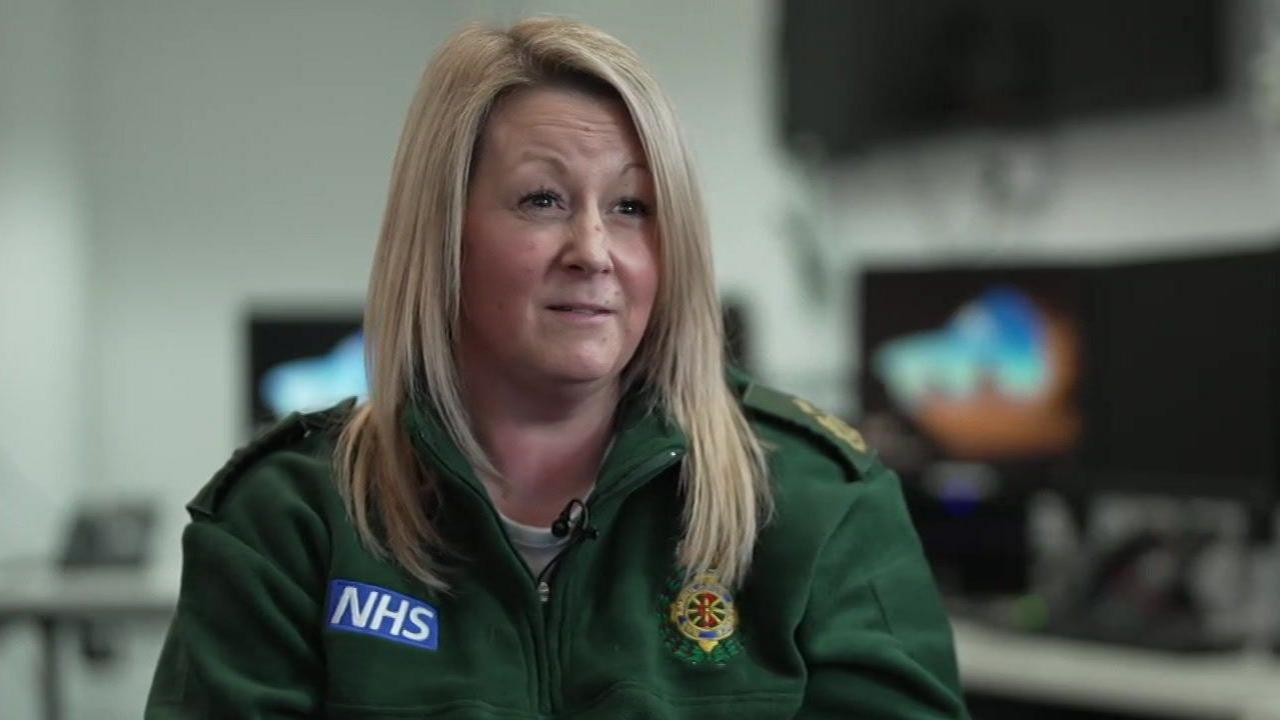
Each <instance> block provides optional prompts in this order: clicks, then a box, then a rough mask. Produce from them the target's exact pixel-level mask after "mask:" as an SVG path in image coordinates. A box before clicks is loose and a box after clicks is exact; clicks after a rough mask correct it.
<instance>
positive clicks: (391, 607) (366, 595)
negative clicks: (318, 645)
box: [326, 580, 440, 650]
mask: <svg viewBox="0 0 1280 720" xmlns="http://www.w3.org/2000/svg"><path fill="white" fill-rule="evenodd" d="M327 605H328V610H327V614H326V617H327V618H328V622H327V623H326V624H327V625H328V626H329V627H330V628H332V629H334V630H342V631H344V632H354V633H363V634H365V635H376V636H377V637H380V638H383V639H384V640H392V641H394V642H398V643H404V644H406V645H412V646H414V647H417V648H422V649H423V650H435V649H436V647H437V643H438V642H439V633H440V624H439V623H440V621H439V618H438V615H437V613H436V609H435V608H433V607H431V606H430V605H428V604H426V603H424V602H422V601H421V600H416V599H414V598H411V597H409V596H408V595H401V594H400V593H398V592H393V591H391V590H387V589H385V588H380V587H377V586H376V585H366V584H364V583H358V582H351V581H350V580H334V581H333V582H331V583H329V602H328V603H327Z"/></svg>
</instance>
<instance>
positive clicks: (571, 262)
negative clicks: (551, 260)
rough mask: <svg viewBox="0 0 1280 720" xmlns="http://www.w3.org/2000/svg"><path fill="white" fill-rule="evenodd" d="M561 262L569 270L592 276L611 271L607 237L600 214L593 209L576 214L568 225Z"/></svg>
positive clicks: (611, 262)
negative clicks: (566, 240)
mask: <svg viewBox="0 0 1280 720" xmlns="http://www.w3.org/2000/svg"><path fill="white" fill-rule="evenodd" d="M561 262H562V263H563V264H564V266H565V267H566V268H568V269H570V270H573V271H576V272H581V273H586V274H589V275H594V274H596V273H607V272H610V271H611V270H612V269H613V261H612V259H611V258H610V256H609V235H608V231H607V230H606V229H605V225H604V220H603V219H602V218H601V217H600V212H599V211H597V210H594V209H591V210H584V211H581V212H579V213H577V214H576V216H575V217H574V218H573V221H572V222H571V223H570V224H569V238H568V242H567V243H566V244H565V248H564V252H563V254H562V256H561Z"/></svg>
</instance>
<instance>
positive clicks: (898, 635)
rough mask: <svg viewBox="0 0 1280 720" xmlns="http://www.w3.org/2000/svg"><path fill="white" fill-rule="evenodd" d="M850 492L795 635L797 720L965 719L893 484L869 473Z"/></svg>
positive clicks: (948, 648)
mask: <svg viewBox="0 0 1280 720" xmlns="http://www.w3.org/2000/svg"><path fill="white" fill-rule="evenodd" d="M849 489H850V490H851V491H853V492H854V493H855V497H854V499H853V501H852V504H851V507H850V510H849V512H848V513H847V515H846V516H845V518H844V519H843V520H842V522H841V523H840V525H839V526H838V527H837V528H836V529H835V531H834V532H833V533H832V535H831V537H830V538H829V540H828V541H827V543H826V545H825V547H824V549H823V551H822V554H821V556H820V557H819V559H818V562H817V565H816V567H815V575H814V582H813V586H812V588H813V589H812V593H811V596H810V600H809V605H808V608H807V609H806V614H805V620H804V621H803V623H802V624H801V627H800V630H799V637H798V639H799V642H800V644H801V648H802V652H803V653H804V656H805V660H806V665H807V667H808V670H809V678H808V683H807V685H806V688H805V698H804V703H803V706H802V708H801V710H800V712H799V714H797V715H796V717H797V718H808V719H811V720H812V719H815V718H850V717H856V718H864V719H865V720H891V719H892V720H926V719H928V720H937V719H941V718H947V719H963V718H967V717H968V713H967V711H966V710H965V707H964V700H963V694H962V692H961V689H960V681H959V674H958V670H957V667H956V659H955V649H954V647H953V644H952V637H951V627H950V625H949V623H948V621H947V617H946V614H945V612H944V610H943V608H942V604H941V601H940V599H939V597H938V592H937V588H936V587H935V585H934V582H933V577H932V575H931V573H930V571H929V566H928V564H927V562H926V560H925V558H924V555H923V553H922V551H921V548H920V542H919V540H918V538H917V537H916V533H915V529H914V528H913V527H912V525H911V520H910V518H909V516H908V514H907V510H906V504H905V502H904V501H903V497H902V491H901V488H900V485H899V482H898V478H897V476H895V475H894V474H893V473H892V471H890V470H888V469H887V468H885V467H884V466H883V465H879V464H877V466H876V467H874V468H873V469H872V470H871V472H870V473H869V474H868V475H867V476H865V477H864V478H863V479H861V480H858V481H856V482H854V483H852V484H851V485H850V486H849Z"/></svg>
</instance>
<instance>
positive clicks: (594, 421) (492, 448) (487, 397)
mask: <svg viewBox="0 0 1280 720" xmlns="http://www.w3.org/2000/svg"><path fill="white" fill-rule="evenodd" d="M619 395H620V391H619V387H618V384H617V383H616V382H614V383H610V384H607V385H600V386H596V387H586V386H572V387H567V388H561V389H552V390H544V391H542V392H538V391H530V389H528V388H514V387H509V386H504V384H503V383H501V382H483V383H481V382H474V383H465V382H464V398H465V401H466V404H467V409H468V411H469V413H470V415H471V422H472V429H473V430H474V432H475V433H476V438H477V440H478V441H479V442H480V445H481V446H482V447H483V448H484V449H485V452H486V453H488V455H489V458H490V460H491V461H492V462H493V463H494V466H495V467H496V469H497V470H498V472H499V473H501V476H502V478H501V481H493V480H492V479H486V481H485V486H486V487H487V488H488V490H489V495H490V497H491V498H492V499H493V502H494V504H495V505H496V506H497V508H498V510H499V511H501V512H502V514H504V515H506V516H507V517H508V518H511V519H512V520H515V521H516V522H520V523H525V524H527V525H535V526H539V527H546V526H548V525H550V524H551V523H552V521H554V520H555V519H556V517H557V516H558V515H559V514H560V512H561V510H563V508H564V506H565V505H566V504H567V503H568V502H569V501H570V500H572V499H573V498H581V497H583V496H585V495H586V493H587V492H588V491H589V490H590V489H591V487H592V486H593V485H594V484H595V480H596V474H597V472H598V471H599V468H600V465H601V463H602V462H603V460H604V453H605V451H606V449H607V448H608V445H609V440H610V437H611V435H612V432H613V418H614V413H615V411H616V409H617V407H618V400H619Z"/></svg>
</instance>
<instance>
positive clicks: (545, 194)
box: [520, 190, 560, 210]
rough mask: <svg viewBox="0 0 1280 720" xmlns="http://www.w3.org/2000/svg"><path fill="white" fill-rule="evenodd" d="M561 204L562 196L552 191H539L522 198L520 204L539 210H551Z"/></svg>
mask: <svg viewBox="0 0 1280 720" xmlns="http://www.w3.org/2000/svg"><path fill="white" fill-rule="evenodd" d="M559 202H560V196H559V195H557V194H555V193H554V192H552V191H550V190H538V191H536V192H531V193H529V194H528V195H525V196H524V197H522V198H520V204H521V205H523V206H526V207H531V208H535V209H537V210H550V209H551V208H553V207H555V206H556V205H557V204H559Z"/></svg>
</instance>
